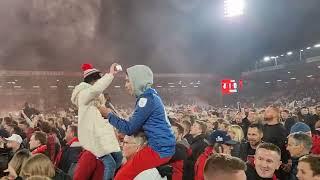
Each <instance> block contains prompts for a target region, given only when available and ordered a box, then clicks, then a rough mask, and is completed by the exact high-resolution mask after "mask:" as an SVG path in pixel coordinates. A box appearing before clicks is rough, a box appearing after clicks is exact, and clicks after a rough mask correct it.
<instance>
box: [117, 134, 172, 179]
mask: <svg viewBox="0 0 320 180" xmlns="http://www.w3.org/2000/svg"><path fill="white" fill-rule="evenodd" d="M146 145H147V139H146V137H145V135H144V133H138V134H136V135H133V136H125V137H124V140H123V146H122V152H123V155H124V157H125V158H126V160H129V159H130V158H132V157H133V156H134V155H135V154H136V153H137V152H138V151H139V150H140V149H142V148H143V147H144V146H146ZM124 166H125V164H124ZM150 179H152V180H167V177H164V178H162V177H161V175H160V174H159V171H158V170H157V169H156V168H152V169H147V170H145V171H143V172H141V173H140V174H138V175H137V176H136V177H135V178H134V180H150Z"/></svg>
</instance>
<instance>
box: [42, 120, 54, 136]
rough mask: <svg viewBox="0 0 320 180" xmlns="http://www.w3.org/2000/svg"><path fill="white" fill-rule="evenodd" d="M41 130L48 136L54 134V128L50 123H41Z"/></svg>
mask: <svg viewBox="0 0 320 180" xmlns="http://www.w3.org/2000/svg"><path fill="white" fill-rule="evenodd" d="M40 129H41V130H42V131H43V132H45V133H47V134H48V133H51V132H52V128H51V126H50V125H49V123H48V122H41V124H40Z"/></svg>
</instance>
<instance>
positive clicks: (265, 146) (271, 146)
mask: <svg viewBox="0 0 320 180" xmlns="http://www.w3.org/2000/svg"><path fill="white" fill-rule="evenodd" d="M258 149H266V150H269V151H274V152H276V153H277V154H278V155H279V156H280V157H281V150H280V148H279V147H278V146H276V145H274V144H272V143H261V144H259V145H258V147H257V149H256V151H258Z"/></svg>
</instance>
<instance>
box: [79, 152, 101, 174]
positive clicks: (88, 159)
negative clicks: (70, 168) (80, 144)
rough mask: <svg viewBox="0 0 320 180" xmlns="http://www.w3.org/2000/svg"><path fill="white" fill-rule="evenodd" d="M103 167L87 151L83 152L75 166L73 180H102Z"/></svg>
mask: <svg viewBox="0 0 320 180" xmlns="http://www.w3.org/2000/svg"><path fill="white" fill-rule="evenodd" d="M103 173H104V165H103V163H102V161H100V160H99V159H97V157H96V156H95V155H93V154H92V153H91V152H89V151H83V152H82V153H81V155H80V159H79V161H78V164H77V166H76V169H75V172H74V176H73V180H103Z"/></svg>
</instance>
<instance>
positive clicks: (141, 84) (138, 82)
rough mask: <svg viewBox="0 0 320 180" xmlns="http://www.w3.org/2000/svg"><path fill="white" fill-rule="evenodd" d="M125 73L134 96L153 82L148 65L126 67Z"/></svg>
mask: <svg viewBox="0 0 320 180" xmlns="http://www.w3.org/2000/svg"><path fill="white" fill-rule="evenodd" d="M127 73H128V77H129V80H130V82H131V83H132V85H133V89H134V95H135V96H136V97H138V96H140V95H141V94H142V93H143V92H144V91H145V90H146V89H148V88H150V87H151V86H152V84H153V73H152V71H151V69H150V68H149V67H148V66H145V65H135V66H132V67H130V68H128V69H127Z"/></svg>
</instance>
